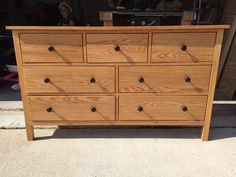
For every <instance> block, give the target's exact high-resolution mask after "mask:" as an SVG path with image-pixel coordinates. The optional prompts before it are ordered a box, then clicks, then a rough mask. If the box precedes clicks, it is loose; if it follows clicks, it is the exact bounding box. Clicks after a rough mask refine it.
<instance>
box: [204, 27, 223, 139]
mask: <svg viewBox="0 0 236 177" xmlns="http://www.w3.org/2000/svg"><path fill="white" fill-rule="evenodd" d="M223 36H224V30H218V32H217V38H216V47H215V50H214V59H213V67H212V71H211V79H210V83H209V84H210V86H209V95H208V100H207V109H206V116H205V122H204V125H203V127H202V134H201V139H202V141H208V139H209V131H210V125H211V117H212V107H213V99H214V94H215V87H216V79H217V73H218V67H219V62H220V54H221V48H222V40H223Z"/></svg>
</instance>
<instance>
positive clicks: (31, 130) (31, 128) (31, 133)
mask: <svg viewBox="0 0 236 177" xmlns="http://www.w3.org/2000/svg"><path fill="white" fill-rule="evenodd" d="M13 42H14V49H15V55H16V62H17V66H18V67H17V69H18V74H19V79H20V83H19V84H20V90H21V97H22V101H23V106H24V116H25V127H26V134H27V140H28V141H33V140H34V126H33V124H32V122H31V117H30V111H29V108H28V102H27V101H28V100H27V93H26V92H25V87H24V84H23V81H24V79H23V78H24V75H23V67H22V55H21V48H20V38H19V33H18V31H13Z"/></svg>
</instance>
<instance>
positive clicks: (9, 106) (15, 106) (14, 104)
mask: <svg viewBox="0 0 236 177" xmlns="http://www.w3.org/2000/svg"><path fill="white" fill-rule="evenodd" d="M1 110H2V111H16V110H21V111H22V110H23V103H22V101H0V111H1Z"/></svg>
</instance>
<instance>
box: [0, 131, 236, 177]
mask: <svg viewBox="0 0 236 177" xmlns="http://www.w3.org/2000/svg"><path fill="white" fill-rule="evenodd" d="M199 134H200V131H199V129H194V128H184V129H180V128H176V129H164V128H161V129H160V128H159V129H155V128H154V129H147V128H142V129H124V128H123V129H111V128H104V129H100V128H97V129H88V128H87V129H70V130H68V129H57V130H54V129H44V130H42V129H37V130H36V135H37V136H40V137H44V138H39V139H38V140H37V141H34V142H27V141H26V140H25V130H0V137H1V145H0V177H28V176H29V177H158V176H160V177H189V176H191V177H235V176H236V168H235V167H236V129H235V128H223V129H222V128H214V129H212V130H211V139H212V140H211V141H209V142H202V141H200V140H199V139H198V137H199Z"/></svg>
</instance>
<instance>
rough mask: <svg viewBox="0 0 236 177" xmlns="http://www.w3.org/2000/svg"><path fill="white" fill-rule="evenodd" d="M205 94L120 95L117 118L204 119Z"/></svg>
mask: <svg viewBox="0 0 236 177" xmlns="http://www.w3.org/2000/svg"><path fill="white" fill-rule="evenodd" d="M206 103H207V96H120V97H119V120H186V121H187V120H195V121H199V120H204V117H205V111H206Z"/></svg>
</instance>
